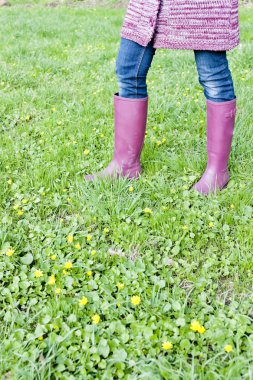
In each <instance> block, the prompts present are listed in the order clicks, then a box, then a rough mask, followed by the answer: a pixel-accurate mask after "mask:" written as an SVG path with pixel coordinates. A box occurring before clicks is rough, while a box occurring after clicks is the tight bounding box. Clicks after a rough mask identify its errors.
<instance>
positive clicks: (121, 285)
mask: <svg viewBox="0 0 253 380" xmlns="http://www.w3.org/2000/svg"><path fill="white" fill-rule="evenodd" d="M117 287H118V289H120V290H122V289H124V287H125V285H124V284H122V282H118V283H117Z"/></svg>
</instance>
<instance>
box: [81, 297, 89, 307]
mask: <svg viewBox="0 0 253 380" xmlns="http://www.w3.org/2000/svg"><path fill="white" fill-rule="evenodd" d="M87 303H88V298H87V297H83V298H81V299H80V300H79V305H80V306H82V305H86V304H87Z"/></svg>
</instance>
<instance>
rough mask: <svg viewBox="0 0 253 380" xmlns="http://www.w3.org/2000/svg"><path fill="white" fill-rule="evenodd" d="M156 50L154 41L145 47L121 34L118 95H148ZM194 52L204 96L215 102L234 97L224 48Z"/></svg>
mask: <svg viewBox="0 0 253 380" xmlns="http://www.w3.org/2000/svg"><path fill="white" fill-rule="evenodd" d="M155 52H156V49H155V48H154V47H153V40H151V41H150V43H149V44H148V45H147V46H145V47H144V46H142V45H139V44H138V43H136V42H134V41H132V40H129V39H126V38H122V37H121V40H120V47H119V52H118V56H117V60H116V75H117V78H118V85H119V96H122V97H125V98H144V97H146V96H147V94H148V93H147V83H146V78H147V74H148V70H149V68H150V66H151V64H152V60H153V57H154V55H155ZM194 55H195V62H196V66H197V71H198V76H199V83H200V84H201V86H202V87H203V89H204V94H205V97H206V98H207V99H209V100H212V101H214V102H225V101H229V100H232V99H235V97H236V96H235V92H234V86H233V79H232V76H231V72H230V70H229V67H228V60H227V54H226V51H209V50H194Z"/></svg>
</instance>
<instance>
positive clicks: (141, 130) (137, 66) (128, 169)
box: [85, 38, 155, 181]
mask: <svg viewBox="0 0 253 380" xmlns="http://www.w3.org/2000/svg"><path fill="white" fill-rule="evenodd" d="M154 54H155V49H154V48H153V47H152V41H151V42H150V43H149V44H148V46H145V47H144V46H141V45H139V44H137V43H136V42H134V41H131V40H128V39H126V38H121V41H120V48H119V52H118V57H117V60H116V74H117V77H118V83H119V93H116V94H114V154H113V158H112V160H111V161H110V163H109V165H108V166H107V167H106V168H105V169H103V170H102V171H101V172H99V173H96V174H89V175H86V176H85V179H86V180H88V181H89V180H94V179H95V177H105V176H111V177H112V176H115V175H116V176H117V177H118V176H121V175H122V176H123V177H128V178H138V177H139V175H140V173H141V171H142V167H141V164H140V155H141V150H142V147H143V144H144V138H145V131H146V123H147V114H148V95H147V84H146V77H147V73H148V70H149V68H150V66H151V62H152V59H153V56H154Z"/></svg>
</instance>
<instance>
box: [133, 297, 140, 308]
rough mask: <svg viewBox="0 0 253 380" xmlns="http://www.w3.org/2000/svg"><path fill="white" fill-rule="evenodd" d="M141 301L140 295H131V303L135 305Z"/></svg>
mask: <svg viewBox="0 0 253 380" xmlns="http://www.w3.org/2000/svg"><path fill="white" fill-rule="evenodd" d="M140 302H141V299H140V297H139V296H133V297H131V303H132V304H133V305H134V306H137V305H139V303H140Z"/></svg>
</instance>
